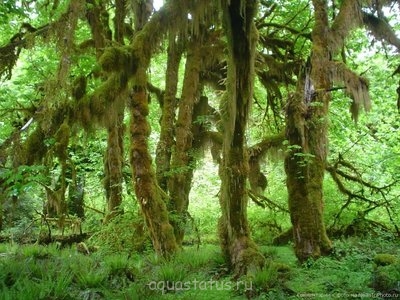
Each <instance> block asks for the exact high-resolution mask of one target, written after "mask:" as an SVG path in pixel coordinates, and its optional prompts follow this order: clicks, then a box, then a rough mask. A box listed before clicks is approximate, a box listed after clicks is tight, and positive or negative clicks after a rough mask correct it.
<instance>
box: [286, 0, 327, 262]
mask: <svg viewBox="0 0 400 300" xmlns="http://www.w3.org/2000/svg"><path fill="white" fill-rule="evenodd" d="M313 4H314V11H315V25H314V29H313V32H312V37H313V47H312V55H311V71H310V72H308V71H306V72H308V74H307V76H310V79H309V80H310V81H309V82H308V83H309V84H308V87H307V88H305V89H304V91H302V92H298V93H296V94H295V95H293V96H292V97H290V99H289V102H288V107H287V112H286V124H287V125H286V136H287V139H288V141H289V153H288V155H287V157H286V158H285V171H286V175H287V179H286V184H287V188H288V193H289V209H290V216H291V222H292V224H293V235H294V248H295V253H296V256H297V258H298V259H299V260H300V261H305V260H307V259H308V258H318V257H319V256H321V255H324V254H327V253H329V252H330V250H331V248H332V245H331V242H330V240H329V238H328V236H327V234H326V230H325V225H324V220H323V180H324V172H325V163H326V157H327V147H328V146H327V144H328V139H327V127H328V125H327V115H328V106H329V101H330V94H329V89H330V87H331V82H330V79H329V72H327V70H326V69H325V66H326V65H328V63H329V60H330V51H329V47H328V32H329V24H328V15H327V6H326V1H321V0H315V1H313ZM306 80H308V79H306ZM300 86H301V85H299V87H300ZM301 89H302V88H300V90H301Z"/></svg>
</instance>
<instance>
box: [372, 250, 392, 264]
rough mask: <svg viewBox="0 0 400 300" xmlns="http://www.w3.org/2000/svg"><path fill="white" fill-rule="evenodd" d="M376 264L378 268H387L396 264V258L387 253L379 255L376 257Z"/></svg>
mask: <svg viewBox="0 0 400 300" xmlns="http://www.w3.org/2000/svg"><path fill="white" fill-rule="evenodd" d="M374 262H375V264H376V265H377V266H387V265H391V264H394V263H395V262H396V256H394V255H392V254H387V253H379V254H377V255H375V257H374Z"/></svg>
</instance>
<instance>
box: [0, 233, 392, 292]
mask: <svg viewBox="0 0 400 300" xmlns="http://www.w3.org/2000/svg"><path fill="white" fill-rule="evenodd" d="M334 244H335V250H334V252H333V253H332V255H330V256H328V257H323V258H320V259H318V260H316V261H312V260H310V261H307V262H306V263H303V264H299V263H298V262H297V260H296V258H295V256H294V254H293V250H292V247H291V246H290V245H287V246H280V247H275V246H262V247H261V250H262V252H263V253H264V255H265V257H266V258H267V264H266V266H265V268H264V269H263V270H261V271H256V272H254V273H252V274H249V275H248V276H246V277H242V278H240V280H239V281H233V280H232V277H231V276H230V274H229V272H228V269H227V267H226V265H225V264H224V261H223V258H222V255H221V252H220V249H219V246H218V245H214V244H204V245H198V246H196V245H194V246H193V245H192V246H186V247H185V248H184V249H183V251H182V252H180V253H178V254H177V255H176V257H175V258H174V259H172V260H170V261H164V260H162V259H159V258H157V257H156V256H155V255H154V254H153V253H152V252H151V251H149V252H147V253H146V252H145V253H141V254H137V253H136V254H127V253H125V254H121V253H107V252H106V251H102V249H101V248H100V249H98V250H97V251H94V252H91V250H93V249H90V248H89V247H88V248H86V244H75V245H74V246H72V247H71V248H63V249H59V247H58V246H57V245H56V244H52V245H48V246H40V245H17V244H10V243H3V244H0V299H1V300H3V299H4V300H5V299H12V300H15V299H17V300H19V299H21V300H29V299H32V300H33V299H34V300H38V299H84V300H85V299H88V300H92V299H107V300H108V299H143V300H144V299H191V300H197V299H334V298H336V299H354V298H362V299H374V298H399V297H400V247H399V246H400V241H399V240H398V239H397V240H395V239H391V240H390V239H389V240H388V239H384V238H382V237H375V238H371V237H364V238H348V239H344V240H336V241H335V243H334ZM87 251H89V254H88V253H86V254H85V252H87Z"/></svg>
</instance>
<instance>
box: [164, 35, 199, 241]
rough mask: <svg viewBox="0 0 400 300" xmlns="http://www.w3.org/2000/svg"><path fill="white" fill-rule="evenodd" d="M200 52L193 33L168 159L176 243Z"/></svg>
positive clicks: (188, 170)
mask: <svg viewBox="0 0 400 300" xmlns="http://www.w3.org/2000/svg"><path fill="white" fill-rule="evenodd" d="M200 55H201V45H200V42H199V39H198V38H196V37H193V39H192V41H191V42H189V45H188V52H187V59H186V66H185V75H184V79H183V89H182V97H181V99H180V101H179V112H178V119H177V123H176V127H175V128H176V129H175V130H176V134H175V148H174V152H173V155H172V160H171V172H172V175H171V177H170V179H169V181H168V190H169V194H170V198H171V206H170V215H171V221H172V220H173V222H172V224H173V226H174V232H175V238H176V242H177V244H178V245H179V246H180V245H181V244H182V241H183V237H184V226H185V223H186V219H187V209H188V206H189V192H190V188H191V183H192V178H193V163H194V157H193V155H194V153H193V149H192V143H193V132H192V123H193V110H194V105H195V102H196V100H197V99H196V98H198V95H199V73H200V67H201V56H200Z"/></svg>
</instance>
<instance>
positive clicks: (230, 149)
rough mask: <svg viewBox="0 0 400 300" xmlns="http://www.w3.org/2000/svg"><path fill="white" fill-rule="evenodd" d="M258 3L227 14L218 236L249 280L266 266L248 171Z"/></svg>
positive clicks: (229, 8) (231, 6)
mask: <svg viewBox="0 0 400 300" xmlns="http://www.w3.org/2000/svg"><path fill="white" fill-rule="evenodd" d="M242 2H244V3H242ZM256 3H257V2H256V1H241V0H231V1H230V2H228V3H227V4H225V6H224V8H223V9H224V25H225V30H226V35H227V38H228V50H229V54H230V56H229V60H228V80H227V91H226V92H227V94H226V97H225V99H223V104H222V105H224V107H223V108H222V109H223V113H222V115H223V130H224V135H223V158H222V162H221V164H220V177H221V192H220V205H221V209H222V216H221V218H220V220H219V235H220V239H221V247H222V251H223V253H224V255H225V257H226V259H227V261H228V262H229V264H230V267H231V268H232V270H233V272H234V274H235V275H236V276H237V277H238V276H241V275H243V274H246V273H247V272H248V270H249V268H251V269H253V268H260V267H262V266H263V264H264V257H263V256H262V255H261V253H260V252H259V251H258V249H257V247H256V245H255V244H254V242H253V241H252V239H251V237H250V230H249V226H248V223H247V201H248V199H247V197H248V196H247V192H246V180H247V177H248V169H249V166H248V157H247V151H246V145H245V131H246V126H247V120H248V113H249V109H250V104H251V101H252V96H253V75H254V55H255V43H256V39H257V38H256V32H255V27H254V24H253V18H254V15H255V11H256V6H257V4H256Z"/></svg>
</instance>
